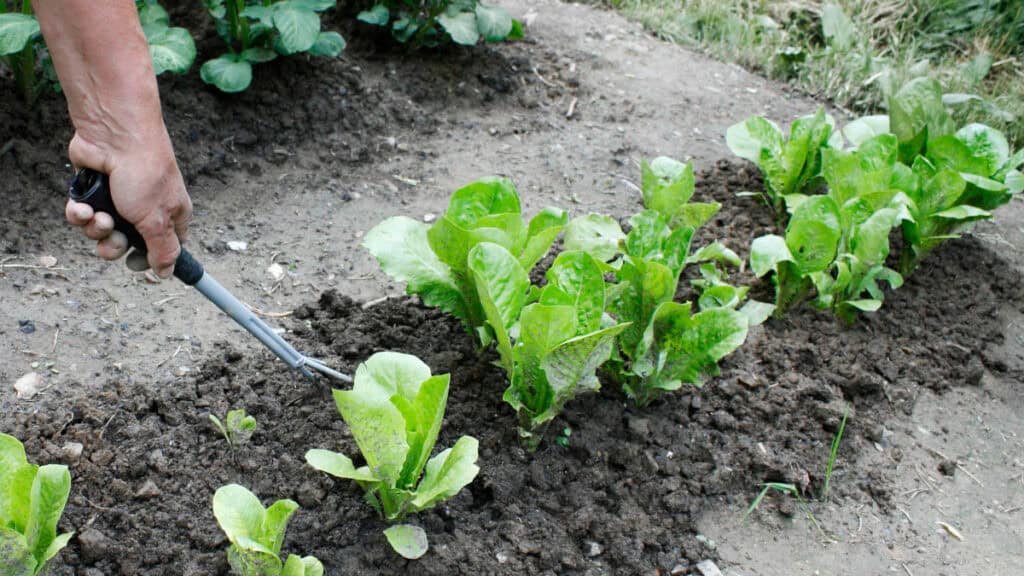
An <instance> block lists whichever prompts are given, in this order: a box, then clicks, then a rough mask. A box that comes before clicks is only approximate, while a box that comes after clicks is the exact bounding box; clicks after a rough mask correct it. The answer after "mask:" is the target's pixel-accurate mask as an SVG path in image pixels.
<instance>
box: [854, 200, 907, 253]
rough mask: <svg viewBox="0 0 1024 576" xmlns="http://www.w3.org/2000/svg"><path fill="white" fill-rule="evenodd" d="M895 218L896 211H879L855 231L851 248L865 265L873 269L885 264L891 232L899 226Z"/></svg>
mask: <svg viewBox="0 0 1024 576" xmlns="http://www.w3.org/2000/svg"><path fill="white" fill-rule="evenodd" d="M895 217H896V211H895V210H891V209H884V210H879V211H878V212H875V213H874V214H872V215H871V217H870V218H868V219H867V220H866V221H865V222H864V223H863V224H861V225H860V226H858V227H857V229H856V230H855V231H854V234H853V237H852V238H851V240H850V247H851V248H852V252H853V255H854V256H856V257H857V259H858V260H859V261H860V262H861V263H862V264H863V265H865V266H868V267H872V266H875V265H878V264H884V263H885V259H886V258H887V257H888V256H889V232H890V231H891V230H892V228H893V226H895V225H896V224H897V222H896V218H895Z"/></svg>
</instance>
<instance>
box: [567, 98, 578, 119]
mask: <svg viewBox="0 0 1024 576" xmlns="http://www.w3.org/2000/svg"><path fill="white" fill-rule="evenodd" d="M579 101H580V99H579V98H576V97H573V99H572V102H569V111H568V112H566V113H565V117H566V118H572V115H573V113H574V112H576V104H578V103H579Z"/></svg>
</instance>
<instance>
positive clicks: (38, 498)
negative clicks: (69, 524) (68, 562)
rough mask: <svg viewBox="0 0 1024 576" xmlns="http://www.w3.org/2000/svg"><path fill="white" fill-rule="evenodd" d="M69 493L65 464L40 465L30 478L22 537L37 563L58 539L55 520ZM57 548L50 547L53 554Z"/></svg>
mask: <svg viewBox="0 0 1024 576" xmlns="http://www.w3.org/2000/svg"><path fill="white" fill-rule="evenodd" d="M70 494H71V473H70V472H68V468H67V466H59V465H56V464H48V465H46V466H40V467H39V470H38V471H36V476H35V479H34V480H33V481H32V492H31V498H32V504H31V508H30V510H29V516H28V524H27V525H26V527H25V539H26V541H27V542H28V546H29V548H31V549H32V555H33V556H35V558H36V561H37V562H38V564H39V565H43V564H44V563H45V562H46V561H47V560H48V559H49V558H48V557H46V553H47V551H50V546H51V545H52V544H53V542H54V540H55V539H56V538H57V522H59V521H60V517H61V515H62V514H63V513H64V506H65V505H66V504H67V502H68V496H69V495H70ZM57 551H58V550H53V551H52V552H53V553H54V554H55V553H56V552H57Z"/></svg>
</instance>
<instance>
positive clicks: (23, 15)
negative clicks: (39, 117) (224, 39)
mask: <svg viewBox="0 0 1024 576" xmlns="http://www.w3.org/2000/svg"><path fill="white" fill-rule="evenodd" d="M135 5H136V8H138V13H139V21H140V23H141V24H142V30H143V32H144V33H145V35H146V41H147V42H148V43H149V54H150V57H151V58H152V60H153V69H154V71H155V73H156V75H157V76H159V75H160V74H163V73H164V72H172V73H174V74H184V73H185V72H187V71H188V69H189V68H190V67H191V66H192V62H193V61H194V60H195V57H196V45H195V42H194V41H193V40H192V36H191V35H190V34H189V33H188V30H185V29H184V28H172V27H171V25H170V17H169V16H168V15H167V11H166V10H164V9H163V7H161V6H160V4H159V3H157V2H156V0H137V1H136V2H135ZM0 62H3V63H4V64H5V65H6V66H7V67H8V68H9V69H10V70H11V74H12V75H13V76H14V80H15V82H16V83H17V85H18V91H19V92H21V97H22V98H23V99H24V100H25V102H28V103H30V104H31V103H32V102H34V101H35V100H36V98H37V97H38V96H39V94H40V93H41V92H42V91H43V90H44V89H45V88H46V86H53V87H54V88H56V89H59V84H57V75H56V73H55V72H54V70H53V63H52V62H51V61H50V57H49V54H48V53H47V51H46V46H45V44H44V42H43V36H42V34H41V33H40V31H39V22H38V21H37V20H36V17H35V16H34V15H33V14H32V3H31V1H30V0H22V2H21V6H20V10H19V11H16V12H7V2H0ZM37 62H41V64H42V78H40V77H39V76H38V75H37V71H36V64H37Z"/></svg>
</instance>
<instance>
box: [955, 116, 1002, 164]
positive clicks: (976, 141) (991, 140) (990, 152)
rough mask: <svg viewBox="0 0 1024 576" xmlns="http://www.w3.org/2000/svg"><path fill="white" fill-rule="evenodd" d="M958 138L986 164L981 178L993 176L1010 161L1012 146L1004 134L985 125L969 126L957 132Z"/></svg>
mask: <svg viewBox="0 0 1024 576" xmlns="http://www.w3.org/2000/svg"><path fill="white" fill-rule="evenodd" d="M956 137H957V138H958V139H959V140H960V141H961V142H963V143H964V144H966V145H967V149H968V150H970V151H971V154H972V155H973V156H975V157H976V158H980V159H982V160H984V162H985V171H984V172H980V173H978V174H979V175H981V176H991V175H993V174H995V173H996V172H998V171H999V169H1000V168H1002V167H1003V165H1004V164H1006V162H1007V161H1008V160H1009V159H1010V144H1009V143H1008V142H1007V141H1006V136H1003V133H1002V132H1000V131H998V130H996V129H995V128H990V127H988V126H985V125H984V124H968V125H967V126H964V127H963V128H961V129H960V130H958V131H957V133H956Z"/></svg>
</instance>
